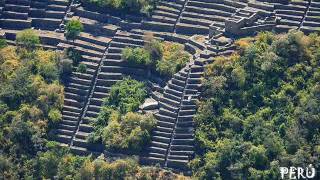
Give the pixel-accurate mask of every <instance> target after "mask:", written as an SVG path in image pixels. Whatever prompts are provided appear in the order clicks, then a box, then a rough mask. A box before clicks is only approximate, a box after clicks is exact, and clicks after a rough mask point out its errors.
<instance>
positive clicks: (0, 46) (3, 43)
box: [0, 38, 8, 49]
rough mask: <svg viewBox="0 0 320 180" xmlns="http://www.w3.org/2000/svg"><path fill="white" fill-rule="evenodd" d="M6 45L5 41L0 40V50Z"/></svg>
mask: <svg viewBox="0 0 320 180" xmlns="http://www.w3.org/2000/svg"><path fill="white" fill-rule="evenodd" d="M7 45H8V43H7V41H6V40H5V39H2V38H1V39H0V49H2V48H4V47H6V46H7Z"/></svg>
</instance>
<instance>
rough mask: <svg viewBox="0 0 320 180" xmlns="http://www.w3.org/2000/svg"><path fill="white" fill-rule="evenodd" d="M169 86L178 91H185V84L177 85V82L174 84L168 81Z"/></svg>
mask: <svg viewBox="0 0 320 180" xmlns="http://www.w3.org/2000/svg"><path fill="white" fill-rule="evenodd" d="M168 87H169V88H171V89H173V90H175V91H178V92H183V90H184V86H183V87H181V86H177V85H176V84H172V82H169V83H168Z"/></svg>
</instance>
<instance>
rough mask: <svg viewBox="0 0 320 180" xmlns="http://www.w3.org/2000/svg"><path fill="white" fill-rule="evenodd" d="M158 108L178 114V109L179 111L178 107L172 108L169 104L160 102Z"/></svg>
mask: <svg viewBox="0 0 320 180" xmlns="http://www.w3.org/2000/svg"><path fill="white" fill-rule="evenodd" d="M159 99H160V98H159ZM159 107H162V108H164V109H167V110H169V111H171V112H178V109H179V107H175V106H172V105H170V104H167V103H164V102H161V101H159Z"/></svg>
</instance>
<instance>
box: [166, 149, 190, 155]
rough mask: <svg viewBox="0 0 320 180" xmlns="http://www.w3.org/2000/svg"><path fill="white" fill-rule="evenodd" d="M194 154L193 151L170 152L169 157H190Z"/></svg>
mask: <svg viewBox="0 0 320 180" xmlns="http://www.w3.org/2000/svg"><path fill="white" fill-rule="evenodd" d="M193 154H194V151H184V150H182V151H173V150H171V151H170V155H172V156H192V155H193Z"/></svg>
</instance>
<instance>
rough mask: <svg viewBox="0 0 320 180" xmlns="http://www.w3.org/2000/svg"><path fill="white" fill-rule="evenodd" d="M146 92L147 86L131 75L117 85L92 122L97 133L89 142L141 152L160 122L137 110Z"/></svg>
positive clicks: (110, 148) (113, 148)
mask: <svg viewBox="0 0 320 180" xmlns="http://www.w3.org/2000/svg"><path fill="white" fill-rule="evenodd" d="M146 95H147V92H146V89H145V85H144V84H143V83H141V82H138V81H136V80H133V79H131V78H130V77H129V78H125V79H123V80H122V81H119V82H117V83H116V84H115V85H113V86H112V87H111V90H110V93H109V96H108V97H107V99H106V100H105V103H104V106H103V108H102V109H101V111H100V114H99V116H98V118H97V119H96V120H94V121H93V122H92V125H93V127H94V132H93V133H92V134H91V135H90V136H89V139H88V141H89V142H91V143H97V142H100V143H101V142H103V143H104V144H105V145H106V147H107V148H108V150H125V151H127V152H132V153H137V152H140V151H141V150H142V148H143V147H144V145H146V143H147V142H149V141H150V132H151V130H152V129H153V127H154V126H155V122H156V121H155V119H154V118H153V117H152V116H150V115H141V114H136V113H133V112H134V111H137V110H138V108H139V106H140V105H141V103H143V101H144V99H145V97H146ZM122 114H125V115H124V116H122Z"/></svg>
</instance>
